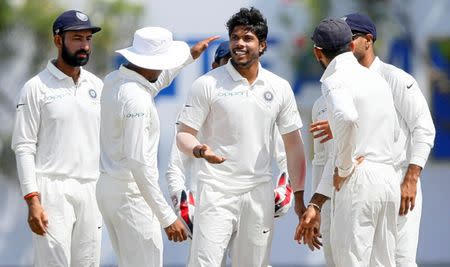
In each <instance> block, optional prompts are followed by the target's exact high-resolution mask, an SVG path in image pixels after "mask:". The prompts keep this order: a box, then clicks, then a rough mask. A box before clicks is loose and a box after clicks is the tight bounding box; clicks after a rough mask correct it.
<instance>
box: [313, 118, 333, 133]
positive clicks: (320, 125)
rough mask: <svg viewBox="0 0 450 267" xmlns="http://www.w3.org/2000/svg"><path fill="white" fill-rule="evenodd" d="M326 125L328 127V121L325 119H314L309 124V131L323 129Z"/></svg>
mask: <svg viewBox="0 0 450 267" xmlns="http://www.w3.org/2000/svg"><path fill="white" fill-rule="evenodd" d="M328 127H329V125H328V121H326V120H321V121H316V122H313V123H311V124H310V125H309V131H310V132H311V133H313V132H316V131H320V130H324V129H326V128H328Z"/></svg>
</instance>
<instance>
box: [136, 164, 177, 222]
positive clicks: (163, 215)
mask: <svg viewBox="0 0 450 267" xmlns="http://www.w3.org/2000/svg"><path fill="white" fill-rule="evenodd" d="M128 163H129V167H130V169H131V172H132V173H133V177H134V179H135V181H136V184H137V185H138V187H139V190H140V191H141V194H142V196H143V197H144V199H145V201H146V202H147V204H148V205H149V206H150V208H151V209H152V211H153V212H154V213H155V215H156V217H157V218H158V220H159V222H160V223H161V226H162V227H163V228H166V227H167V226H169V225H171V224H172V223H173V222H175V220H176V219H177V216H176V215H175V213H174V212H173V210H172V208H171V207H170V206H169V204H168V203H167V201H166V200H165V198H164V196H163V193H162V192H161V188H160V187H159V183H158V176H159V174H158V171H157V169H155V168H151V167H149V166H146V165H144V164H142V163H139V162H137V161H135V160H132V159H130V160H128Z"/></svg>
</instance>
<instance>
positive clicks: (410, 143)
mask: <svg viewBox="0 0 450 267" xmlns="http://www.w3.org/2000/svg"><path fill="white" fill-rule="evenodd" d="M369 69H371V70H374V71H376V72H378V73H379V74H380V75H381V76H382V77H383V78H384V79H385V80H386V81H387V82H388V84H389V86H390V88H391V91H392V96H393V99H394V105H395V109H396V111H397V117H398V121H399V124H400V129H401V131H400V135H399V139H398V141H397V142H396V145H395V157H394V160H395V165H396V166H399V167H403V168H404V167H407V166H408V164H416V165H418V166H420V167H422V168H423V167H424V166H425V163H426V161H427V159H428V155H429V154H430V150H431V148H432V147H433V144H434V137H435V134H436V130H435V128H434V124H433V119H432V118H431V114H430V109H429V108H428V104H427V101H426V100H425V97H424V96H423V94H422V91H421V90H420V88H419V85H418V84H417V81H416V80H415V79H414V78H413V77H412V76H411V75H409V74H408V73H406V72H405V71H403V70H401V69H399V68H397V67H395V66H393V65H391V64H387V63H384V62H382V61H381V60H380V59H379V58H378V57H376V58H375V60H374V61H373V62H372V64H371V65H370V68H369Z"/></svg>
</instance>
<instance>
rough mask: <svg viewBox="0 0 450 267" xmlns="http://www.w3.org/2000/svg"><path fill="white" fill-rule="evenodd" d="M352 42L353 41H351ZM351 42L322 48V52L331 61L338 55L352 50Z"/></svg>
mask: <svg viewBox="0 0 450 267" xmlns="http://www.w3.org/2000/svg"><path fill="white" fill-rule="evenodd" d="M350 43H351V42H350ZM350 43H347V44H344V45H342V46H340V47H338V48H336V49H321V50H322V53H323V54H324V55H325V56H326V57H327V58H328V59H329V60H330V61H331V60H333V59H334V58H335V57H337V56H338V55H340V54H342V53H345V52H350V51H352V50H351V49H350Z"/></svg>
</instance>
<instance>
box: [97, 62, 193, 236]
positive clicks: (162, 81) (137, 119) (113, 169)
mask: <svg viewBox="0 0 450 267" xmlns="http://www.w3.org/2000/svg"><path fill="white" fill-rule="evenodd" d="M192 61H193V59H192V57H190V58H189V59H188V61H186V63H185V65H186V64H189V63H191V62H192ZM183 66H184V65H183ZM183 66H180V67H179V68H176V69H173V70H165V71H163V72H162V73H161V74H160V76H159V77H158V80H157V81H156V82H155V83H151V82H149V81H148V80H147V79H145V78H144V77H143V76H142V75H140V74H138V73H137V72H135V71H132V70H130V69H127V68H126V67H124V66H121V67H120V68H119V70H116V71H113V72H112V73H110V74H108V75H107V76H106V78H105V80H104V82H105V85H104V88H103V95H102V98H101V106H102V111H101V128H100V150H101V155H100V171H101V172H102V173H105V174H106V175H108V176H110V177H113V178H114V179H121V180H125V181H135V182H136V183H137V185H138V187H139V190H140V191H141V194H142V196H143V198H144V199H145V201H146V202H147V203H148V205H149V206H150V207H151V208H152V211H153V212H154V213H155V215H156V216H157V217H158V219H159V221H160V223H161V225H162V227H164V228H165V227H167V226H169V225H170V224H171V223H173V222H174V221H175V220H176V215H175V213H174V212H173V210H172V209H171V207H170V206H169V205H168V204H167V202H166V201H165V198H164V196H163V194H162V192H161V189H160V187H159V184H158V179H159V173H158V159H157V157H158V144H159V136H160V124H159V118H158V113H157V110H156V106H155V103H154V99H153V98H154V97H155V96H156V95H157V94H158V93H159V91H160V90H162V89H163V88H165V87H167V86H168V85H169V84H170V83H171V81H172V80H173V79H174V78H175V76H176V75H177V74H178V73H179V71H180V70H181V68H182V67H183Z"/></svg>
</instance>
